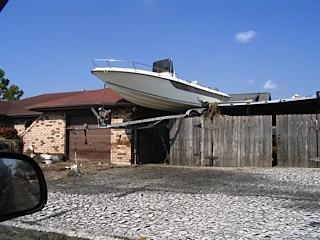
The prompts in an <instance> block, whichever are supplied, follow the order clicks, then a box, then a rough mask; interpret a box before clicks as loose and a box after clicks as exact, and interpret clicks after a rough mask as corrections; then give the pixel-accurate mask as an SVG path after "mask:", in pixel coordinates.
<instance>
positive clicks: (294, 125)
mask: <svg viewBox="0 0 320 240" xmlns="http://www.w3.org/2000/svg"><path fill="white" fill-rule="evenodd" d="M319 120H320V114H301V115H278V116H277V127H276V136H277V158H278V166H282V167H320V162H319V160H320V159H319V157H320V155H319V154H320V134H319V128H320V125H319ZM317 160H318V161H317Z"/></svg>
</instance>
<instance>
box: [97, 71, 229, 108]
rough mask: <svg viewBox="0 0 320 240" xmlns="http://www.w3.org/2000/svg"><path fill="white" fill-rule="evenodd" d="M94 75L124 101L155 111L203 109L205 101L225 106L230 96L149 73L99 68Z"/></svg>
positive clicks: (168, 75) (170, 77)
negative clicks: (223, 102) (224, 103)
mask: <svg viewBox="0 0 320 240" xmlns="http://www.w3.org/2000/svg"><path fill="white" fill-rule="evenodd" d="M92 73H93V74H94V75H96V76H97V77H98V78H99V79H100V80H102V81H103V82H104V83H105V84H106V85H108V87H109V88H111V89H112V90H113V91H114V92H116V93H117V94H119V95H120V96H122V97H123V98H124V99H126V100H128V101H130V102H132V103H134V104H137V105H140V106H143V107H147V108H152V109H158V110H163V111H171V112H181V111H185V110H187V109H190V108H193V107H201V106H202V105H201V102H199V100H201V101H205V102H221V101H226V100H228V99H229V96H228V95H227V94H224V93H221V92H218V91H215V90H211V89H209V90H211V91H208V88H205V87H202V86H200V85H198V84H195V83H192V82H187V81H184V80H179V79H177V78H176V77H172V76H170V74H167V75H165V74H163V75H161V74H158V73H153V72H148V71H137V70H135V69H133V70H130V69H128V70H125V69H114V68H110V69H106V68H97V69H94V70H92Z"/></svg>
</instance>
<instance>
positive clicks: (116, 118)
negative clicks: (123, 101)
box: [110, 109, 133, 165]
mask: <svg viewBox="0 0 320 240" xmlns="http://www.w3.org/2000/svg"><path fill="white" fill-rule="evenodd" d="M131 117H132V113H131V109H116V110H113V111H112V113H111V124H113V123H121V122H125V121H129V120H132V119H131ZM132 139H133V137H132V130H131V129H111V152H110V154H111V156H110V158H111V163H113V164H121V165H130V164H131V162H132V159H133V153H132V146H133V143H132V141H133V140H132Z"/></svg>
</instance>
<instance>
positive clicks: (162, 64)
mask: <svg viewBox="0 0 320 240" xmlns="http://www.w3.org/2000/svg"><path fill="white" fill-rule="evenodd" d="M152 71H153V72H156V73H162V72H169V73H174V72H173V62H172V59H171V58H168V59H164V60H160V61H156V62H154V63H153V69H152Z"/></svg>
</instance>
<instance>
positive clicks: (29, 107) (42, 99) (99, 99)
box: [0, 88, 130, 117]
mask: <svg viewBox="0 0 320 240" xmlns="http://www.w3.org/2000/svg"><path fill="white" fill-rule="evenodd" d="M121 104H130V103H129V102H128V101H126V100H124V99H123V98H122V97H120V96H119V95H118V94H116V93H115V92H113V91H112V90H111V89H109V88H104V89H99V90H89V91H78V92H64V93H51V94H43V95H39V96H35V97H30V98H26V99H23V100H19V101H15V102H12V103H11V105H10V107H9V108H8V109H7V115H8V116H11V117H14V116H36V115H40V114H41V113H40V112H39V111H43V110H51V109H73V108H87V107H91V106H93V107H94V106H101V105H104V106H111V105H121ZM4 105H6V104H4ZM0 107H1V110H0V114H1V113H2V105H1V102H0Z"/></svg>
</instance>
